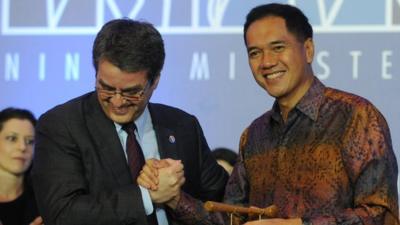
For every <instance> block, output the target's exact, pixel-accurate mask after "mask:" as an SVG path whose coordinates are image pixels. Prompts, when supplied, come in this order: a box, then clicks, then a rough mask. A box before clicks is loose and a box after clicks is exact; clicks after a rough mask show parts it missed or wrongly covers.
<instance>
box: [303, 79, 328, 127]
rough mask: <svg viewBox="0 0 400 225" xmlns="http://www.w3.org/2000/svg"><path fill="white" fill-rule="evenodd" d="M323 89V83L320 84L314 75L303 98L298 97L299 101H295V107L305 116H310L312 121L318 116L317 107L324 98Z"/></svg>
mask: <svg viewBox="0 0 400 225" xmlns="http://www.w3.org/2000/svg"><path fill="white" fill-rule="evenodd" d="M324 91H325V85H324V84H322V83H321V81H320V80H319V79H318V78H317V77H314V81H313V83H312V84H311V87H310V88H309V89H308V91H307V92H306V94H305V95H304V96H303V98H301V99H300V101H299V103H297V105H296V108H297V109H298V110H300V111H301V112H302V113H304V114H305V115H306V116H308V117H310V118H311V119H312V120H313V121H316V120H317V118H318V113H319V107H320V106H321V104H322V102H323V101H324V98H325V95H324Z"/></svg>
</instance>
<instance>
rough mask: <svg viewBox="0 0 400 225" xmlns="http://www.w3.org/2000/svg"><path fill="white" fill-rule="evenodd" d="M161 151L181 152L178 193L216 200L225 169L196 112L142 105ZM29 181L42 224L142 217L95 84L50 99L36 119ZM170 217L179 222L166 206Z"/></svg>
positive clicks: (103, 224)
mask: <svg viewBox="0 0 400 225" xmlns="http://www.w3.org/2000/svg"><path fill="white" fill-rule="evenodd" d="M148 107H149V111H150V115H151V120H152V123H153V129H154V131H155V134H156V138H157V144H158V149H159V153H160V157H161V158H172V159H180V160H182V163H183V164H184V167H185V178H186V182H185V184H184V185H183V186H182V190H183V191H184V192H185V193H188V194H190V195H191V196H194V197H195V198H198V199H201V200H203V201H204V200H214V201H220V200H222V196H223V192H224V188H225V184H226V181H227V179H228V175H227V174H226V172H225V171H224V169H223V168H222V167H220V166H219V165H218V164H217V162H216V161H215V159H214V158H213V157H212V156H211V152H210V149H209V147H208V144H207V142H206V140H205V138H204V135H203V131H202V129H201V127H200V124H199V123H198V121H197V119H196V117H194V116H192V115H190V114H188V113H186V112H183V111H182V110H179V109H177V108H173V107H169V106H166V105H161V104H152V103H149V105H148ZM33 161H34V162H33V165H34V166H33V170H32V178H33V187H34V189H35V195H36V198H37V202H38V208H39V211H40V214H41V216H42V217H43V220H44V224H46V225H55V224H57V225H63V224H65V225H90V224H93V225H114V224H115V225H120V224H126V225H128V224H130V225H133V224H135V225H146V224H147V220H146V219H147V218H146V213H145V210H144V206H143V202H142V196H141V192H140V189H139V187H138V185H137V184H136V182H134V180H133V179H132V176H131V174H130V171H129V167H128V164H127V162H126V158H125V155H124V151H123V148H122V145H121V141H120V139H119V137H118V134H117V131H116V129H115V125H114V122H113V121H111V120H110V119H109V118H108V117H107V116H106V115H105V114H104V111H103V110H102V108H101V106H100V103H99V102H98V99H97V95H96V93H95V92H92V93H88V94H86V95H83V96H81V97H79V98H76V99H74V100H71V101H69V102H68V103H65V104H62V105H60V106H57V107H55V108H54V109H52V110H50V111H48V112H46V113H45V114H43V115H42V116H41V117H40V119H39V122H38V125H37V130H36V136H35V157H34V160H33ZM166 213H167V219H168V222H169V225H175V224H181V223H180V221H177V220H176V219H175V217H174V215H173V212H171V211H170V210H168V207H166Z"/></svg>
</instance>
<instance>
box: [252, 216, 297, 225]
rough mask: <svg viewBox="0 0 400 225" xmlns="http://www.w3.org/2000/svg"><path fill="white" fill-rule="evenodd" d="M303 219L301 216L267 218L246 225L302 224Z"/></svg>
mask: <svg viewBox="0 0 400 225" xmlns="http://www.w3.org/2000/svg"><path fill="white" fill-rule="evenodd" d="M301 224H302V221H301V219H300V218H293V219H278V218H276V219H266V220H255V221H251V222H247V223H245V224H244V225H301Z"/></svg>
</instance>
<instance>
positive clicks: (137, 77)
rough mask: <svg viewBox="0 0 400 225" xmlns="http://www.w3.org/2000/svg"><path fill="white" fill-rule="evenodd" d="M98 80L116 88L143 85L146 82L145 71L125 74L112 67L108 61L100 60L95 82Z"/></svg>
mask: <svg viewBox="0 0 400 225" xmlns="http://www.w3.org/2000/svg"><path fill="white" fill-rule="evenodd" d="M100 79H101V80H102V81H103V82H105V83H106V84H108V85H110V86H113V87H116V88H124V87H127V86H134V85H143V84H145V83H146V82H147V71H138V72H126V71H122V70H121V69H119V68H118V67H117V66H114V65H113V64H112V63H110V62H109V61H107V60H102V61H100V62H99V67H98V71H97V76H96V80H100Z"/></svg>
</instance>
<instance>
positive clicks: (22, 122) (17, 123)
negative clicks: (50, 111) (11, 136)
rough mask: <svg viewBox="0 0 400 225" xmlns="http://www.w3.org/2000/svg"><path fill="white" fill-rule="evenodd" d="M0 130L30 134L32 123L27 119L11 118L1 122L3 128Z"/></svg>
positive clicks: (32, 128)
mask: <svg viewBox="0 0 400 225" xmlns="http://www.w3.org/2000/svg"><path fill="white" fill-rule="evenodd" d="M0 132H15V133H21V134H27V135H32V134H33V133H34V127H33V125H32V123H31V122H30V121H29V120H27V119H17V118H13V119H9V120H7V121H5V122H4V123H3V128H2V129H1V131H0Z"/></svg>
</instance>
